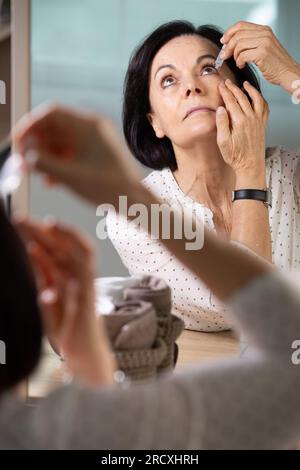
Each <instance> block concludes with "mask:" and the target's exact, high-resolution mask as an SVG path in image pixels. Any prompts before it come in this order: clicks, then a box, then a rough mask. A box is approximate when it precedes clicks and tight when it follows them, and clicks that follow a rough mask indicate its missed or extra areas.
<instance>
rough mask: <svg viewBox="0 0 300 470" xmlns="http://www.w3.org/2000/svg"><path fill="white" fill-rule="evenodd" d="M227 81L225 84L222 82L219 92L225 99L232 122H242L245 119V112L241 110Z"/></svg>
mask: <svg viewBox="0 0 300 470" xmlns="http://www.w3.org/2000/svg"><path fill="white" fill-rule="evenodd" d="M226 82H227V80H226V81H225V83H223V82H221V83H220V85H219V90H220V93H221V96H222V98H223V101H224V104H225V108H226V111H227V112H228V113H229V116H230V120H231V122H232V123H233V122H237V123H238V122H240V121H241V120H242V119H243V118H244V112H243V110H242V109H241V106H240V104H239V103H238V101H237V99H236V97H235V96H234V94H233V93H232V91H231V90H230V88H229V86H228V82H227V83H226Z"/></svg>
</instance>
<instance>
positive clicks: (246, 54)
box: [221, 21, 300, 92]
mask: <svg viewBox="0 0 300 470" xmlns="http://www.w3.org/2000/svg"><path fill="white" fill-rule="evenodd" d="M221 42H222V43H223V44H226V47H225V50H224V55H223V58H224V59H225V60H226V59H229V57H231V56H232V55H233V57H234V60H235V62H236V64H237V66H238V67H239V68H243V67H245V65H246V63H250V62H252V63H254V64H255V65H256V66H257V67H258V68H259V70H260V71H261V73H262V74H263V76H264V78H265V79H266V80H267V81H268V82H270V83H272V84H274V85H280V86H282V87H283V88H285V89H286V90H288V91H290V92H291V91H292V89H291V84H292V81H293V80H292V77H293V76H294V80H296V79H297V78H298V79H299V78H300V65H299V64H298V63H297V62H296V61H295V60H294V59H293V58H292V57H291V56H290V54H289V53H288V52H287V50H286V49H285V48H284V47H283V46H282V44H281V43H280V42H279V41H278V39H277V38H276V36H275V35H274V33H273V31H272V29H271V28H270V27H269V26H264V25H259V24H254V23H249V22H247V21H239V22H238V23H236V24H234V25H233V26H231V27H230V28H229V29H228V30H227V31H226V32H225V33H224V35H223V37H222V38H221Z"/></svg>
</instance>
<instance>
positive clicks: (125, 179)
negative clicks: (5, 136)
mask: <svg viewBox="0 0 300 470" xmlns="http://www.w3.org/2000/svg"><path fill="white" fill-rule="evenodd" d="M13 139H14V143H15V146H16V150H17V151H18V152H20V153H21V154H22V155H25V154H26V156H27V162H30V165H31V166H34V167H35V169H36V170H38V171H39V172H41V173H44V174H46V175H47V178H49V177H50V179H51V181H56V182H58V183H61V184H64V185H66V186H68V187H69V188H70V189H72V190H73V191H75V192H76V193H77V194H79V195H81V196H82V197H84V198H85V199H88V200H89V201H91V202H94V203H96V204H100V203H104V202H107V203H112V204H114V205H115V204H117V203H118V196H119V195H127V192H128V190H129V188H132V187H133V186H134V185H135V184H136V182H137V181H138V173H137V170H136V167H135V165H134V164H133V159H132V158H130V155H129V153H128V152H127V150H126V148H125V146H124V145H123V143H122V142H121V139H120V137H119V136H118V133H117V132H116V130H115V128H114V127H113V125H112V124H111V122H110V121H109V120H108V119H106V118H104V117H101V116H98V115H97V116H96V115H84V114H83V113H79V112H76V111H73V110H70V109H67V108H64V107H61V106H49V105H42V106H40V107H38V108H36V109H34V110H33V111H32V112H30V113H28V114H27V115H26V116H25V117H24V118H23V119H21V121H20V122H19V123H18V125H17V126H16V128H15V130H14V133H13ZM70 163H72V164H70Z"/></svg>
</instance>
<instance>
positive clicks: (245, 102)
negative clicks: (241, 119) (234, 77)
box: [225, 79, 253, 116]
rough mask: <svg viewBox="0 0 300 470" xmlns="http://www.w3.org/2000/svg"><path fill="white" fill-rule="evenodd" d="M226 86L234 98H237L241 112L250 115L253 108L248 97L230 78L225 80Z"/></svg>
mask: <svg viewBox="0 0 300 470" xmlns="http://www.w3.org/2000/svg"><path fill="white" fill-rule="evenodd" d="M225 84H226V86H227V87H228V88H229V90H230V91H231V93H232V94H233V95H234V97H235V99H236V100H237V102H238V104H239V105H240V107H241V109H242V110H243V112H244V113H245V114H246V115H247V116H250V115H252V114H253V109H252V106H251V103H250V101H249V99H248V97H247V96H246V95H245V93H243V91H242V90H241V89H240V88H239V87H238V86H237V85H235V84H234V83H233V82H232V81H231V80H229V79H227V80H226V81H225Z"/></svg>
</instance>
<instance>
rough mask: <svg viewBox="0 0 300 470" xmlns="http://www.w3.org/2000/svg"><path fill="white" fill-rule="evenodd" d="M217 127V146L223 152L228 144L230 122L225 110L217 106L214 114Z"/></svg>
mask: <svg viewBox="0 0 300 470" xmlns="http://www.w3.org/2000/svg"><path fill="white" fill-rule="evenodd" d="M216 125H217V144H218V146H219V148H220V150H221V151H222V150H223V151H224V150H225V149H224V147H225V146H226V145H227V146H228V144H229V142H230V137H231V136H230V122H229V116H228V114H227V111H226V109H225V108H224V107H223V106H219V107H218V109H217V112H216Z"/></svg>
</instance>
